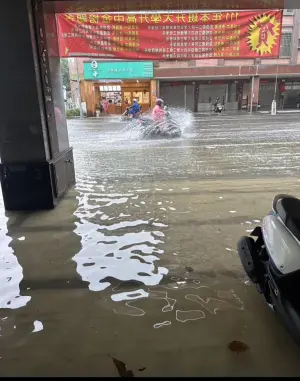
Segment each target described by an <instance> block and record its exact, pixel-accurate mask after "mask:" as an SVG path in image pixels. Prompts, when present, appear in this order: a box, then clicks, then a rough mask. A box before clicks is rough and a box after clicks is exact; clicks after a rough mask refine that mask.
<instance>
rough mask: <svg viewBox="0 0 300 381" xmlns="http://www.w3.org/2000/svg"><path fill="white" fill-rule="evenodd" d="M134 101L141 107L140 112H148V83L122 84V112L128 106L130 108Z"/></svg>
mask: <svg viewBox="0 0 300 381" xmlns="http://www.w3.org/2000/svg"><path fill="white" fill-rule="evenodd" d="M134 99H136V100H137V101H138V103H139V105H140V106H141V107H142V111H143V112H145V111H148V110H149V108H150V81H144V82H139V81H136V83H131V82H124V83H123V86H122V112H124V111H125V110H126V108H127V107H128V106H131V105H132V103H133V100H134Z"/></svg>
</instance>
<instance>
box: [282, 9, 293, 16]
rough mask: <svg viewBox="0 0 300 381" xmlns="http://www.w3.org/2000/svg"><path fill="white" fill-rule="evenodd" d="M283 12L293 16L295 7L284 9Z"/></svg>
mask: <svg viewBox="0 0 300 381" xmlns="http://www.w3.org/2000/svg"><path fill="white" fill-rule="evenodd" d="M283 14H284V15H285V16H292V15H293V14H294V9H284V10H283Z"/></svg>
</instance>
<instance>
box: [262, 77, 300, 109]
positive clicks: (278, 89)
mask: <svg viewBox="0 0 300 381" xmlns="http://www.w3.org/2000/svg"><path fill="white" fill-rule="evenodd" d="M274 98H275V99H276V102H277V109H278V110H289V109H290V110H291V109H296V108H299V103H300V79H299V78H298V79H297V78H279V79H277V81H276V79H275V78H268V79H266V78H261V79H260V85H259V102H260V109H261V110H262V111H266V110H267V111H269V110H270V109H271V104H272V101H273V99H274Z"/></svg>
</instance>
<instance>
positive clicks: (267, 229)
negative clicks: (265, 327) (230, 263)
mask: <svg viewBox="0 0 300 381" xmlns="http://www.w3.org/2000/svg"><path fill="white" fill-rule="evenodd" d="M251 236H252V237H256V240H254V239H253V238H252V237H246V236H245V237H242V238H241V239H240V240H239V242H238V254H239V257H240V260H241V262H242V265H243V267H244V270H245V272H246V274H247V276H248V277H249V278H250V279H251V281H252V282H253V283H254V284H255V285H256V286H257V289H258V291H259V292H260V293H261V294H263V296H264V298H265V300H266V302H267V303H268V305H269V306H270V307H271V308H272V309H273V310H274V312H275V313H277V315H278V316H279V317H280V319H281V320H282V322H283V324H284V325H285V327H286V328H287V330H288V331H289V333H290V335H291V336H292V337H293V339H294V340H295V341H296V342H297V343H298V344H300V297H299V290H300V200H299V199H297V198H296V197H293V196H289V195H284V194H279V195H277V196H276V197H275V198H274V201H273V208H272V211H271V212H270V213H269V214H268V215H267V216H266V217H265V218H264V219H263V224H262V227H259V226H258V227H256V228H255V229H254V230H253V231H252V233H251Z"/></svg>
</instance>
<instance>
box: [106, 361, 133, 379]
mask: <svg viewBox="0 0 300 381" xmlns="http://www.w3.org/2000/svg"><path fill="white" fill-rule="evenodd" d="M111 359H112V360H113V363H114V365H115V367H116V368H117V371H118V373H119V376H120V377H134V374H133V371H132V370H130V369H128V370H127V367H126V365H125V364H124V363H123V361H120V360H118V359H116V358H114V357H111Z"/></svg>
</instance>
